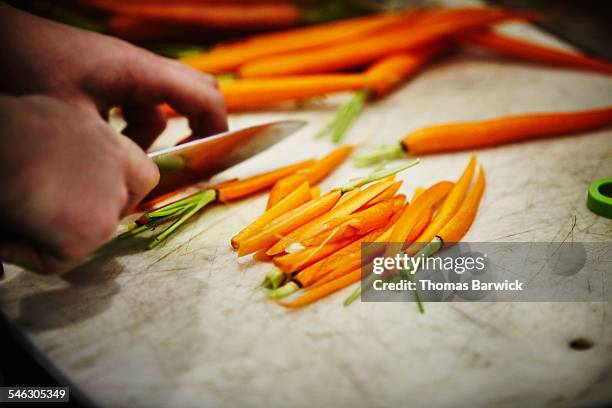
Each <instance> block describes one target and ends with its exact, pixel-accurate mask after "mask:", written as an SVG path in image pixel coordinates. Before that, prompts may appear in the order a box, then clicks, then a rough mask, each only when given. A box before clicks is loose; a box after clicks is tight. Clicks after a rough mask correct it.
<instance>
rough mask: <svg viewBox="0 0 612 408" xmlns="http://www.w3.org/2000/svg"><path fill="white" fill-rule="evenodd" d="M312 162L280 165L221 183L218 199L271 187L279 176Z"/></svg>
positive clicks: (239, 195) (235, 197) (232, 198)
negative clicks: (270, 169)
mask: <svg viewBox="0 0 612 408" xmlns="http://www.w3.org/2000/svg"><path fill="white" fill-rule="evenodd" d="M313 163H314V160H304V161H301V162H299V163H296V164H291V165H289V166H285V167H281V168H280V169H277V170H272V171H269V172H267V173H263V174H259V175H257V176H253V177H249V178H246V179H244V180H236V181H234V182H230V183H227V184H224V185H222V186H221V187H219V188H217V192H218V197H219V201H222V202H227V201H231V200H236V199H238V198H242V197H245V196H247V195H250V194H253V193H256V192H258V191H261V190H264V189H266V188H269V187H271V186H272V185H274V183H276V182H277V181H278V180H280V179H281V178H283V177H285V176H288V175H289V174H291V173H294V172H296V171H297V170H300V169H303V168H305V167H308V166H310V165H312V164H313Z"/></svg>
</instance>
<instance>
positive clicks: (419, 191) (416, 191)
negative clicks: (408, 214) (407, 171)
mask: <svg viewBox="0 0 612 408" xmlns="http://www.w3.org/2000/svg"><path fill="white" fill-rule="evenodd" d="M424 192H425V188H423V187H417V188H415V189H414V194H412V201H414V200H416V199H417V197H418V196H420V195H421V194H423V193H424Z"/></svg>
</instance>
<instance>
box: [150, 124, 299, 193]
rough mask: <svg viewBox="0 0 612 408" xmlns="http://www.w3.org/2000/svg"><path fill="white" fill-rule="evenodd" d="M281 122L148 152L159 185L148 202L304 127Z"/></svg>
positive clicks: (211, 173) (230, 165) (206, 175)
mask: <svg viewBox="0 0 612 408" xmlns="http://www.w3.org/2000/svg"><path fill="white" fill-rule="evenodd" d="M305 124H306V122H304V121H300V120H283V121H278V122H271V123H266V124H263V125H256V126H251V127H247V128H244V129H240V130H235V131H231V132H224V133H220V134H217V135H214V136H209V137H206V138H203V139H198V140H194V141H191V142H188V143H184V144H181V145H178V146H174V147H170V148H167V149H162V150H158V151H155V152H151V153H149V157H150V158H151V159H153V161H154V162H155V164H157V166H158V167H159V172H160V175H161V178H160V181H159V184H158V185H157V187H155V189H154V190H153V191H152V192H151V193H150V194H149V197H147V198H148V199H150V198H152V197H155V196H159V195H161V194H164V193H167V192H170V191H174V190H176V189H178V188H180V187H183V186H186V185H188V184H193V183H195V182H197V181H202V180H205V179H208V178H210V177H212V176H213V175H215V174H217V173H219V172H221V171H223V170H225V169H228V168H230V167H232V166H234V165H236V164H238V163H240V162H242V161H244V160H246V159H248V158H250V157H252V156H254V155H256V154H257V153H259V152H262V151H263V150H266V149H267V148H268V147H270V146H272V145H273V144H275V143H277V142H279V141H280V140H282V139H284V138H285V137H286V136H288V135H290V134H291V133H293V132H295V131H296V130H298V129H300V128H301V127H302V126H304V125H305Z"/></svg>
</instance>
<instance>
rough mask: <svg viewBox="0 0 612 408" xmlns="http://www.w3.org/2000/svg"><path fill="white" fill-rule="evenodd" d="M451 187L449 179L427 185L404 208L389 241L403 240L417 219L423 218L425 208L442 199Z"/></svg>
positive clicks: (429, 207)
mask: <svg viewBox="0 0 612 408" xmlns="http://www.w3.org/2000/svg"><path fill="white" fill-rule="evenodd" d="M452 187H453V183H451V182H450V181H440V182H438V183H436V184H434V185H433V186H431V187H429V188H428V189H427V190H426V191H425V192H424V193H423V194H421V195H420V196H419V197H418V198H417V199H416V200H415V201H414V202H413V203H412V204H411V205H410V207H408V208H406V210H404V212H403V213H402V215H401V216H400V218H399V220H398V221H397V223H396V224H395V228H394V229H393V232H392V233H391V236H390V237H389V242H405V241H406V238H408V235H409V234H410V232H411V231H412V230H413V228H414V227H415V225H416V224H417V223H418V221H419V220H420V219H421V218H423V215H424V214H425V213H426V212H427V210H428V209H431V208H432V207H433V206H435V205H436V204H437V203H438V202H439V201H441V200H442V199H444V197H446V195H447V194H448V193H449V191H450V190H451V189H452ZM415 238H416V237H415Z"/></svg>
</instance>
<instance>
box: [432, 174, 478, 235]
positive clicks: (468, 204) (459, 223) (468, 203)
mask: <svg viewBox="0 0 612 408" xmlns="http://www.w3.org/2000/svg"><path fill="white" fill-rule="evenodd" d="M484 188H485V173H484V170H483V168H482V167H480V171H479V172H478V178H477V179H476V183H475V184H474V187H473V188H472V190H471V191H470V192H469V194H468V196H467V197H466V199H465V201H464V202H463V203H462V204H461V207H459V211H457V213H456V214H455V215H454V216H453V218H451V219H450V221H448V223H447V224H446V225H445V226H444V228H442V229H441V230H440V232H439V233H438V234H437V237H438V238H440V240H441V241H442V242H443V243H444V244H445V245H448V244H452V243H455V242H459V241H460V240H461V238H463V236H464V235H465V234H466V233H467V232H468V230H469V229H470V227H471V226H472V223H473V222H474V218H475V217H476V212H477V211H478V206H479V204H480V200H481V198H482V193H483V192H484Z"/></svg>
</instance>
